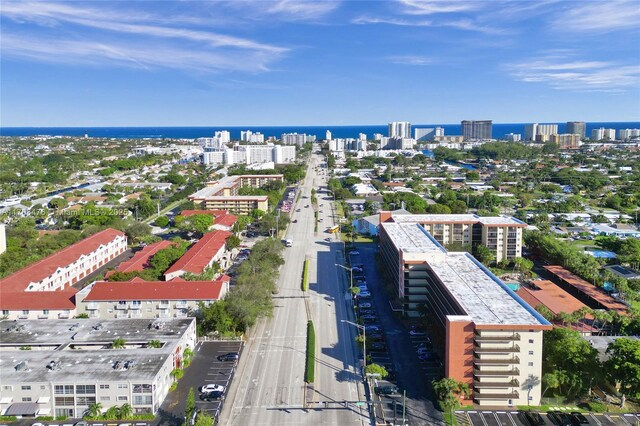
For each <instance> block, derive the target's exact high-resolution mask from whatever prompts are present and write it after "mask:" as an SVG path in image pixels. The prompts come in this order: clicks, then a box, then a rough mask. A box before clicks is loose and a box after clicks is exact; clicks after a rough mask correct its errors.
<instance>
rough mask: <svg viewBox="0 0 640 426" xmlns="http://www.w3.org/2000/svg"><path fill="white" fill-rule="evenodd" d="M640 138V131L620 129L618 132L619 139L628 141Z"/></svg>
mask: <svg viewBox="0 0 640 426" xmlns="http://www.w3.org/2000/svg"><path fill="white" fill-rule="evenodd" d="M638 138H640V129H620V130H618V139H620V140H621V141H628V140H631V139H638Z"/></svg>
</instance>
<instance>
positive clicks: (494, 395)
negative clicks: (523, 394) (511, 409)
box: [473, 391, 520, 399]
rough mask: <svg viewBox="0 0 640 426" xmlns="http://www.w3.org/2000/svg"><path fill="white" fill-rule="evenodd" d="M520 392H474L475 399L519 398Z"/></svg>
mask: <svg viewBox="0 0 640 426" xmlns="http://www.w3.org/2000/svg"><path fill="white" fill-rule="evenodd" d="M518 398H520V394H518V392H516V391H513V392H506V393H485V392H482V393H480V392H474V393H473V399H518Z"/></svg>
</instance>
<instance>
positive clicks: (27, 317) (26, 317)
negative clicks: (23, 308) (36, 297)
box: [18, 314, 29, 319]
mask: <svg viewBox="0 0 640 426" xmlns="http://www.w3.org/2000/svg"><path fill="white" fill-rule="evenodd" d="M18 319H29V315H26V314H22V315H18Z"/></svg>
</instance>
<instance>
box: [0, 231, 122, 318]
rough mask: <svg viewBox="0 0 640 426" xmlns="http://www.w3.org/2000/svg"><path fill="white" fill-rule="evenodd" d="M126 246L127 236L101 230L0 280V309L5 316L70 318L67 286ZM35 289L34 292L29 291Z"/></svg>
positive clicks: (70, 297) (71, 305) (71, 308)
mask: <svg viewBox="0 0 640 426" xmlns="http://www.w3.org/2000/svg"><path fill="white" fill-rule="evenodd" d="M126 249H127V237H126V236H125V234H124V233H123V232H120V231H117V230H115V229H105V230H104V231H101V232H98V233H96V234H94V235H92V236H90V237H87V238H85V239H84V240H82V241H79V242H77V243H75V244H73V245H71V246H69V247H66V248H64V249H62V250H60V251H59V252H57V253H55V254H52V255H51V256H48V257H46V258H44V259H42V260H40V261H38V262H36V263H34V264H32V265H29V266H27V267H26V268H23V269H21V270H19V271H17V272H15V273H13V274H11V275H9V276H7V277H5V278H3V279H1V280H0V309H1V310H2V315H3V316H4V317H6V318H9V319H55V318H70V317H71V316H72V315H73V314H74V313H75V305H74V303H73V295H74V294H75V292H76V290H75V289H73V288H70V287H71V285H73V284H74V283H76V282H77V281H78V280H81V279H82V278H84V277H86V276H87V275H89V274H91V273H92V272H94V271H95V270H96V269H98V268H99V267H101V266H103V265H105V264H106V263H107V262H109V261H111V260H113V259H114V258H115V257H117V256H118V255H120V254H122V253H124V251H125V250H126ZM32 292H36V293H32Z"/></svg>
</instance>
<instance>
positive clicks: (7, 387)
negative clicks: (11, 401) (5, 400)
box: [2, 385, 13, 391]
mask: <svg viewBox="0 0 640 426" xmlns="http://www.w3.org/2000/svg"><path fill="white" fill-rule="evenodd" d="M2 390H3V391H12V390H13V386H9V385H5V386H3V387H2Z"/></svg>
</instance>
